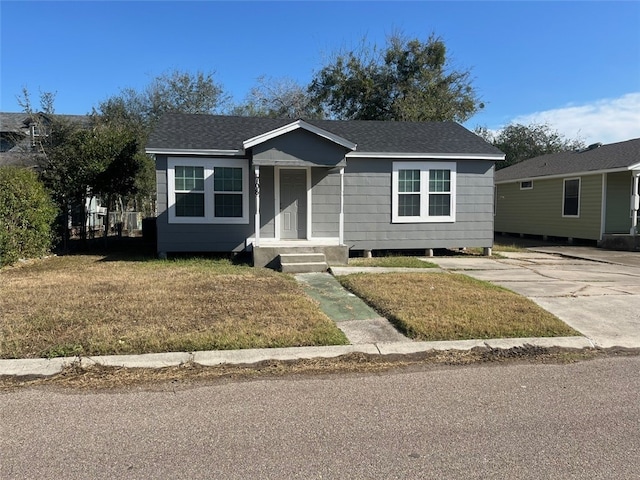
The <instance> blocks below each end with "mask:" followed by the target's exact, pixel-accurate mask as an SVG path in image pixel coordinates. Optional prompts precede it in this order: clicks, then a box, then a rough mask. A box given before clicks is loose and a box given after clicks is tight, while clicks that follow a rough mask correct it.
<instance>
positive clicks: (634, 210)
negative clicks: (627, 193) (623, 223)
mask: <svg viewBox="0 0 640 480" xmlns="http://www.w3.org/2000/svg"><path fill="white" fill-rule="evenodd" d="M632 173H633V191H632V192H631V231H630V232H629V233H630V234H631V235H633V236H635V235H636V228H637V227H638V210H639V209H640V197H639V196H638V182H639V177H640V171H638V170H634V171H633V172H632Z"/></svg>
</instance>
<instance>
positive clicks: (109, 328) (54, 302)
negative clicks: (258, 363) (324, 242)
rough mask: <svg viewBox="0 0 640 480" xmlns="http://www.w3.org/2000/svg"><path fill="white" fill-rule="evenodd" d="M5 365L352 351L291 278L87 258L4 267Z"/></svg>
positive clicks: (1, 329) (1, 335) (1, 334)
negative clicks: (85, 358) (186, 354)
mask: <svg viewBox="0 0 640 480" xmlns="http://www.w3.org/2000/svg"><path fill="white" fill-rule="evenodd" d="M0 312H2V316H1V318H0V358H35V357H55V356H70V355H112V354H140V353H154V352H169V351H197V350H226V349H242V348H268V347H293V346H309V345H340V344H347V343H348V341H347V339H346V337H345V336H344V334H343V333H342V332H341V331H340V330H339V329H338V328H337V327H336V325H335V323H334V322H332V321H331V320H330V319H329V318H328V317H327V316H326V315H325V314H324V313H322V312H321V311H320V309H319V306H318V304H317V303H316V302H314V301H313V300H311V299H310V298H309V297H308V296H307V295H306V294H305V293H304V292H303V291H302V289H301V287H300V286H299V285H298V284H297V282H296V281H295V280H294V279H293V278H292V277H290V276H288V275H283V274H280V273H277V272H274V271H271V270H266V269H256V268H251V267H247V266H239V265H234V264H233V263H232V262H231V261H229V260H224V259H223V260H215V259H176V260H167V261H161V260H146V259H137V260H135V261H129V260H126V259H119V258H115V259H114V258H112V257H111V258H110V257H104V256H91V255H78V256H66V257H51V258H48V259H45V260H37V261H31V262H28V263H26V264H24V265H20V266H17V267H7V268H3V269H2V270H0Z"/></svg>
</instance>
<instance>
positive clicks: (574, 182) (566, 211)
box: [562, 178, 580, 217]
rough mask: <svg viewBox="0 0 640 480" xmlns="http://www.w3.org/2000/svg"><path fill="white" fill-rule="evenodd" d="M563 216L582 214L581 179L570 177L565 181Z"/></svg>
mask: <svg viewBox="0 0 640 480" xmlns="http://www.w3.org/2000/svg"><path fill="white" fill-rule="evenodd" d="M562 216H563V217H579V216H580V179H579V178H568V179H566V180H565V181H564V188H563V199H562Z"/></svg>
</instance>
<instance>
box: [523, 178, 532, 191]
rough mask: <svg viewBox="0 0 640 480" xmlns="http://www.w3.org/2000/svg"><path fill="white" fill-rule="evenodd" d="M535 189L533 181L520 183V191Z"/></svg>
mask: <svg viewBox="0 0 640 480" xmlns="http://www.w3.org/2000/svg"><path fill="white" fill-rule="evenodd" d="M532 188H533V180H525V181H523V182H520V190H531V189H532Z"/></svg>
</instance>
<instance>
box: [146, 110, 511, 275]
mask: <svg viewBox="0 0 640 480" xmlns="http://www.w3.org/2000/svg"><path fill="white" fill-rule="evenodd" d="M146 151H147V153H149V154H152V155H154V156H155V162H156V183H157V251H158V253H159V254H166V253H170V252H239V251H243V250H249V251H252V252H253V258H254V265H256V266H265V265H268V266H273V267H276V268H277V267H278V266H279V264H278V262H279V261H280V262H282V263H284V257H279V255H281V254H283V255H284V254H291V253H300V252H302V253H304V254H314V253H315V254H324V255H326V257H327V260H328V261H329V262H330V263H332V262H336V263H345V262H346V261H347V259H348V255H349V251H360V252H366V253H370V252H371V251H373V250H403V249H410V250H417V249H420V250H423V251H429V250H430V249H435V248H449V247H451V248H463V247H482V248H485V249H488V251H489V252H490V248H491V247H492V245H493V173H494V163H495V162H496V161H498V160H503V159H504V154H503V153H502V152H500V151H499V150H498V149H496V148H495V147H493V146H492V145H490V144H488V143H487V142H485V141H484V140H483V139H481V138H480V137H478V136H477V135H475V134H474V133H472V132H470V131H469V130H467V129H465V128H464V127H462V126H461V125H459V124H457V123H454V122H383V121H335V120H308V121H307V120H292V119H274V118H252V117H233V116H216V115H196V114H167V115H165V116H163V117H162V118H161V120H160V121H159V123H158V125H157V127H156V128H155V130H154V131H153V132H152V134H151V136H150V139H149V142H148V144H147V149H146ZM290 249H292V250H290ZM288 260H291V261H292V262H293V261H294V260H293V259H290V258H289V259H288ZM307 260H309V262H310V263H323V262H324V260H323V259H321V258H317V257H316V258H314V257H312V256H310V257H308V259H307ZM298 261H300V260H299V259H298Z"/></svg>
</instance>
